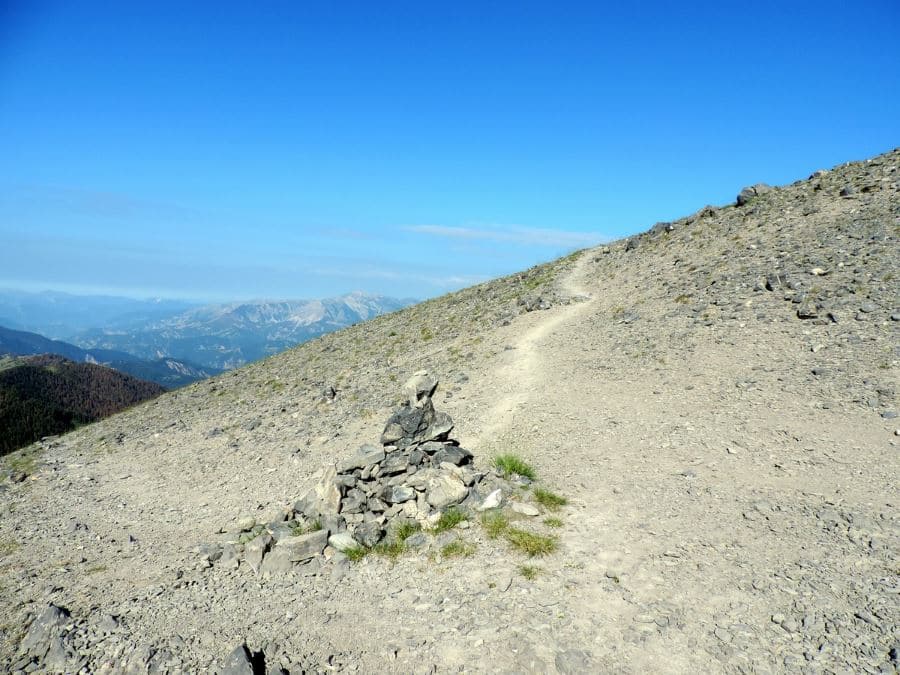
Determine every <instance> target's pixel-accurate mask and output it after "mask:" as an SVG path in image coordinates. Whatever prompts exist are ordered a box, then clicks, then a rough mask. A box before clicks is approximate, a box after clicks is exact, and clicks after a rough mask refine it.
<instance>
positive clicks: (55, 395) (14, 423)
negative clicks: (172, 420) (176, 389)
mask: <svg viewBox="0 0 900 675" xmlns="http://www.w3.org/2000/svg"><path fill="white" fill-rule="evenodd" d="M164 391H165V390H164V389H163V388H162V387H161V386H159V385H158V384H155V383H153V382H145V381H143V380H139V379H137V378H136V377H131V376H130V375H125V374H123V373H119V372H116V371H115V370H111V369H110V368H104V367H102V366H98V365H96V364H93V363H75V362H74V361H71V360H69V359H66V358H64V357H62V356H56V355H49V354H45V355H42V356H28V357H8V356H7V357H0V455H4V454H6V453H8V452H12V451H13V450H15V449H17V448H21V447H23V446H25V445H28V444H29V443H32V442H34V441H36V440H38V439H39V438H41V437H42V436H48V435H52V434H59V433H62V432H64V431H68V430H70V429H72V428H74V427H75V426H76V425H78V424H86V423H88V422H94V421H96V420H99V419H101V418H103V417H107V416H109V415H112V414H113V413H116V412H119V411H120V410H123V409H125V408H127V407H129V406H132V405H134V404H135V403H140V402H141V401H145V400H147V399H149V398H154V397H156V396H159V395H160V394H162V393H163V392H164Z"/></svg>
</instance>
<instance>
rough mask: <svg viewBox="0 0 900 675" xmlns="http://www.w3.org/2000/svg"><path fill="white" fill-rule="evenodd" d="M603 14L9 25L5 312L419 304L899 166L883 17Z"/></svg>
mask: <svg viewBox="0 0 900 675" xmlns="http://www.w3.org/2000/svg"><path fill="white" fill-rule="evenodd" d="M617 4H618V3H617ZM621 4H626V5H634V7H630V8H629V7H625V8H622V7H616V6H613V5H612V4H610V5H609V6H605V5H606V3H598V2H593V3H584V4H581V3H549V2H544V3H529V2H516V3H513V2H509V3H491V2H484V1H482V2H477V3H467V2H453V3H423V2H406V3H399V2H379V3H373V2H364V3H352V2H343V3H304V2H266V3H229V2H215V3H212V2H210V3H205V2H196V3H168V2H153V3H139V2H124V3H123V2H106V3H99V2H98V3H93V2H77V3H70V2H59V3H53V2H38V1H36V0H29V1H26V2H11V3H10V2H7V3H4V4H3V5H2V6H0V7H2V9H0V286H15V287H19V288H28V289H42V288H52V289H61V290H70V291H79V292H103V293H113V294H119V295H132V296H153V295H159V296H167V297H189V298H194V299H209V300H224V299H239V298H251V297H269V298H289V297H290V298H298V297H317V296H325V295H334V294H338V293H342V292H346V291H350V290H353V289H362V290H366V291H370V292H380V293H386V294H390V295H397V296H414V297H421V298H424V297H428V296H432V295H436V294H440V293H444V292H446V291H448V290H452V289H454V288H458V287H461V286H464V285H469V284H471V283H474V282H477V281H480V280H483V279H487V278H492V277H494V276H498V275H501V274H505V273H509V272H513V271H516V270H519V269H523V268H525V267H528V266H530V265H532V264H535V263H537V262H540V261H544V260H549V259H551V258H554V257H556V256H558V255H561V254H564V253H566V252H568V251H570V250H572V249H574V248H580V247H583V246H586V245H590V244H593V243H597V242H599V241H601V240H604V239H609V238H618V237H622V236H626V235H628V234H631V233H634V232H637V231H640V230H643V229H646V228H647V227H649V226H651V225H652V224H653V223H655V222H657V221H660V220H666V219H672V218H676V217H679V216H682V215H686V214H688V213H690V212H692V211H695V210H696V209H698V208H700V207H701V206H703V205H704V204H707V203H718V204H723V203H727V202H729V201H731V200H732V199H733V198H734V195H735V194H736V193H737V192H738V190H739V189H740V188H741V187H742V186H743V185H746V184H750V183H755V182H759V181H765V182H768V183H772V184H783V183H787V182H792V181H794V180H796V179H799V178H802V177H805V176H807V175H808V174H809V173H811V172H812V171H813V170H815V169H818V168H823V167H825V168H827V167H831V166H833V165H835V164H838V163H840V162H844V161H849V160H854V159H862V158H865V157H868V156H871V155H875V154H879V153H881V152H885V151H887V150H890V149H892V148H893V147H895V146H897V145H900V76H898V73H900V40H898V38H897V36H898V35H900V3H897V2H896V0H870V1H861V2H857V3H852V4H851V3H846V2H829V1H828V0H817V1H816V2H806V1H802V0H799V1H796V2H793V1H792V2H784V1H783V0H781V1H779V2H768V1H766V0H763V1H761V2H756V3H751V4H747V3H731V2H721V0H719V1H718V2H709V3H704V2H696V3H684V2H682V3H675V2H642V3H621Z"/></svg>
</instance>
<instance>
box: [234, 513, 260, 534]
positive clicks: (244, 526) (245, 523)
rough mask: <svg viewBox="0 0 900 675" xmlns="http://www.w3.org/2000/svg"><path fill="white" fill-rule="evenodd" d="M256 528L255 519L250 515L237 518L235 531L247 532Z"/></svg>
mask: <svg viewBox="0 0 900 675" xmlns="http://www.w3.org/2000/svg"><path fill="white" fill-rule="evenodd" d="M255 526H256V518H254V517H253V516H251V515H243V516H241V517H240V518H238V521H237V529H238V531H239V532H249V531H250V530H252V529H253V528H254V527H255Z"/></svg>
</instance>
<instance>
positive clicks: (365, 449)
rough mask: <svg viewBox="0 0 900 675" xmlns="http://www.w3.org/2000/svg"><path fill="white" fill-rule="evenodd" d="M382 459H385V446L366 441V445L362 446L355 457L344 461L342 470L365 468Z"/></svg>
mask: <svg viewBox="0 0 900 675" xmlns="http://www.w3.org/2000/svg"><path fill="white" fill-rule="evenodd" d="M382 459H384V448H380V447H378V446H377V445H372V444H371V443H366V444H365V445H362V446H360V448H359V450H357V451H356V454H355V455H354V456H353V457H351V458H349V459H347V460H345V461H344V463H343V464H341V467H340V471H341V473H349V472H350V471H353V470H354V469H364V468H366V467H369V466H372V465H373V464H377V463H378V462H380V461H381V460H382Z"/></svg>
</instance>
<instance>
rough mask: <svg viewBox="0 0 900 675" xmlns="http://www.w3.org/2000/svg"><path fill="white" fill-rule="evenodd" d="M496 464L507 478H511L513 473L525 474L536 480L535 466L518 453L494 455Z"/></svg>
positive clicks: (526, 476)
mask: <svg viewBox="0 0 900 675" xmlns="http://www.w3.org/2000/svg"><path fill="white" fill-rule="evenodd" d="M494 466H495V467H496V468H497V470H498V471H500V472H501V473H502V474H503V475H504V476H505V477H506V478H509V477H510V476H513V475H518V476H524V477H525V478H528V479H530V480H534V478H535V476H536V474H535V472H534V467H532V466H531V465H530V464H529V463H528V462H526V461H525V460H524V459H522V458H521V457H518V456H516V455H513V454H510V453H506V454H503V455H497V456H496V457H494Z"/></svg>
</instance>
